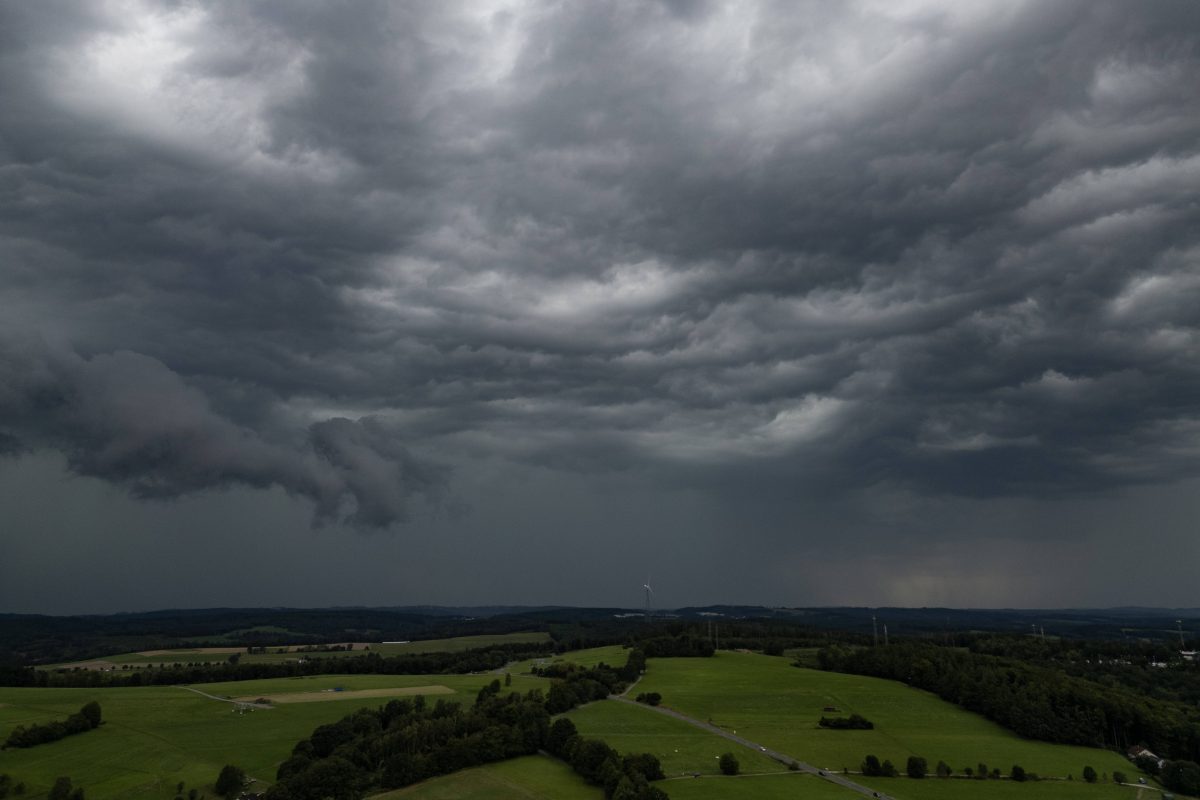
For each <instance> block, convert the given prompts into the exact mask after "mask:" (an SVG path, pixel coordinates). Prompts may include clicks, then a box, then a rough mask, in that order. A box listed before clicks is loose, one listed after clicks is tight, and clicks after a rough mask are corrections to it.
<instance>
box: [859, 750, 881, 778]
mask: <svg viewBox="0 0 1200 800" xmlns="http://www.w3.org/2000/svg"><path fill="white" fill-rule="evenodd" d="M859 770H860V771H861V772H862V774H863V775H865V776H866V777H868V778H877V777H879V776H880V775H882V774H883V765H881V764H880V763H879V756H877V755H875V754H874V753H869V754H868V755H867V757H866V758H864V759H863V762H862V766H860V767H859Z"/></svg>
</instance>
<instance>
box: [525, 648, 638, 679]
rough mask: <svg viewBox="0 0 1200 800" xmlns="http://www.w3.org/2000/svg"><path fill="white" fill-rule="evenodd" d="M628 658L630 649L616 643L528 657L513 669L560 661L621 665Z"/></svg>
mask: <svg viewBox="0 0 1200 800" xmlns="http://www.w3.org/2000/svg"><path fill="white" fill-rule="evenodd" d="M627 658H629V649H628V648H627V647H624V646H623V645H619V644H614V645H608V646H606V647H590V648H588V649H586V650H572V651H571V652H569V653H560V654H559V655H556V656H552V657H548V658H532V659H526V660H525V661H521V662H519V663H517V664H514V665H513V667H512V671H513V672H514V673H527V672H530V671H531V670H532V669H533V668H534V667H535V666H539V667H545V666H549V665H550V664H559V663H570V664H578V665H580V666H582V667H594V666H597V665H598V664H600V663H604V664H608V665H609V666H610V667H620V666H622V665H624V664H625V659H627Z"/></svg>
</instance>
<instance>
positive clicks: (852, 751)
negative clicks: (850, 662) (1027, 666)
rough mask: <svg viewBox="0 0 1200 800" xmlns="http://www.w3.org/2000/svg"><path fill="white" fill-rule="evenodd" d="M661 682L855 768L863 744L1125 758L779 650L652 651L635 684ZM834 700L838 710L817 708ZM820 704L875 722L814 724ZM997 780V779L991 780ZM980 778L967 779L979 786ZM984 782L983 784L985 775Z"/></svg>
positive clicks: (749, 731) (761, 732)
mask: <svg viewBox="0 0 1200 800" xmlns="http://www.w3.org/2000/svg"><path fill="white" fill-rule="evenodd" d="M643 691H644V692H650V691H656V692H660V693H661V694H662V696H663V701H662V702H663V705H665V706H669V707H671V708H674V709H677V710H679V711H682V712H683V713H685V714H688V715H690V716H693V717H696V718H698V719H701V720H706V721H711V722H712V723H713V724H715V725H718V726H720V727H723V728H726V729H729V730H731V731H732V730H736V731H737V732H738V734H739V735H742V736H745V737H746V738H748V739H750V740H751V741H755V742H760V743H762V744H764V745H766V746H768V747H772V748H775V749H777V750H780V751H782V752H785V753H788V754H790V755H792V756H794V757H796V758H799V759H801V760H803V761H807V762H808V763H810V764H814V765H816V766H819V767H825V768H829V769H835V770H839V771H840V770H841V769H842V768H843V767H849V768H850V769H851V770H856V769H857V768H858V765H859V764H860V763H861V762H862V759H863V757H864V756H865V755H866V754H868V753H873V754H875V755H877V756H878V757H879V758H880V759H890V760H891V761H892V762H893V763H895V764H897V765H898V766H899V767H900V769H903V767H904V764H905V762H906V760H907V758H908V756H909V755H919V756H923V757H925V758H926V759H927V760H928V762H929V766H930V769H931V770H932V768H933V767H934V765H936V764H937V762H938V760H945V761H946V762H947V763H948V764H950V765H951V767H952V768H953V769H954V770H955V771H956V772H959V771H961V770H962V769H963V768H964V767H966V766H971V767H973V768H974V766H975V765H976V764H978V763H979V762H984V763H986V764H988V765H990V766H996V767H1000V768H1001V769H1002V770H1004V771H1005V772H1006V773H1007V771H1008V769H1009V768H1010V767H1011V766H1012V765H1013V764H1020V765H1021V766H1023V767H1024V768H1025V769H1026V770H1029V771H1031V772H1036V773H1038V774H1040V775H1043V776H1060V777H1066V776H1067V775H1068V774H1074V775H1075V777H1076V778H1078V777H1079V774H1080V773H1081V771H1082V770H1083V767H1084V765H1085V764H1090V765H1091V766H1093V767H1094V768H1095V769H1096V770H1097V772H1109V773H1111V772H1112V771H1113V770H1121V771H1124V772H1126V773H1129V774H1132V773H1133V772H1134V771H1135V770H1133V769H1132V765H1131V764H1130V763H1129V762H1128V761H1127V760H1125V759H1124V758H1122V757H1121V756H1120V755H1118V754H1116V753H1113V752H1110V751H1106V750H1097V749H1092V748H1085V747H1073V746H1068V745H1055V744H1047V743H1044V742H1036V741H1031V740H1027V739H1022V738H1021V737H1019V736H1017V735H1016V734H1014V733H1012V732H1010V731H1008V730H1005V729H1004V728H1001V727H1000V726H998V725H996V724H994V723H992V722H989V721H988V720H985V719H983V718H982V717H980V716H977V715H975V714H971V713H969V712H967V711H964V710H962V709H960V708H958V707H957V706H954V705H951V704H949V703H946V702H944V701H943V700H941V699H939V698H937V697H935V696H934V695H932V694H929V693H927V692H923V691H919V690H916V689H911V688H909V687H907V686H904V685H903V684H900V683H896V682H894V681H885V680H880V679H877V678H867V677H862V676H857V675H843V674H839V673H828V672H820V671H817V670H811V669H800V668H796V667H793V666H791V662H790V661H789V659H787V658H782V657H772V656H763V655H757V654H751V653H730V652H721V653H718V654H717V655H716V656H714V657H713V658H707V659H706V658H661V659H651V661H650V663H649V666H648V669H647V672H646V675H645V677H644V678H643V679H642V681H641V682H640V683H639V684H638V686H637V688H636V689H635V692H643ZM826 707H836V708H837V709H838V711H837V712H836V713H831V712H823V709H824V708H826ZM823 713H825V714H827V715H830V716H845V715H849V714H851V713H857V714H861V715H863V716H865V717H866V718H867V719H869V720H871V721H872V722H874V723H875V726H876V727H875V730H869V731H861V730H827V729H822V728H819V727H817V721H818V720H819V718H820V717H821V716H822V714H823ZM997 783H999V782H997ZM984 785H985V784H982V783H981V784H973V785H972V789H973V790H982V789H983V787H984ZM987 785H991V784H990V783H989V784H987Z"/></svg>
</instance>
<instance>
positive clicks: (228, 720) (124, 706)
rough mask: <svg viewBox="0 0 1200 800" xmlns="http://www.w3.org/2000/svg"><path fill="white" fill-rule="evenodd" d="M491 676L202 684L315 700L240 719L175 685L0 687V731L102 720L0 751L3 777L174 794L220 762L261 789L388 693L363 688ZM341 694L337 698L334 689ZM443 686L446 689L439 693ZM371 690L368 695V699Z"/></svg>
mask: <svg viewBox="0 0 1200 800" xmlns="http://www.w3.org/2000/svg"><path fill="white" fill-rule="evenodd" d="M494 678H495V676H494V675H354V676H336V675H319V676H312V677H303V678H281V679H272V680H260V681H239V682H233V683H223V684H222V683H209V684H200V685H198V686H196V687H195V688H197V689H199V690H200V691H203V692H207V693H209V694H212V695H216V696H229V697H260V696H269V695H280V694H289V695H296V694H300V693H304V694H312V695H313V696H314V697H318V698H320V700H319V701H317V702H294V703H286V704H280V705H278V706H276V707H275V708H272V709H269V710H261V711H252V712H248V713H244V714H238V713H236V711H235V706H234V705H233V704H230V703H225V702H220V701H217V700H211V699H209V698H206V697H203V696H201V695H199V694H195V693H193V692H190V691H187V690H185V689H182V688H179V687H175V686H152V687H128V688H116V689H19V688H0V735H5V732H6V731H8V730H10V729H11V728H12V727H14V726H15V725H19V724H29V723H38V722H48V721H50V720H54V719H62V718H65V717H66V716H67V715H69V714H71V713H73V712H75V711H78V710H79V707H80V706H82V705H83V704H84V703H86V702H88V701H90V700H96V701H98V702H99V703H100V705H101V707H102V709H103V712H104V720H105V722H104V724H103V725H102V726H101V727H100V728H98V729H96V730H94V731H90V732H87V733H83V734H80V735H78V736H70V737H67V738H66V739H63V740H61V741H58V742H54V743H51V744H45V745H40V746H38V747H33V748H30V749H28V750H4V751H0V773H9V774H10V775H13V776H14V778H16V779H18V780H22V781H24V782H25V783H26V784H27V785H28V787H29V790H30V791H29V796H31V797H36V796H37V795H38V793H39V792H45V791H47V790H48V789H49V787H50V785H51V784H52V783H53V782H54V779H55V778H56V777H57V776H59V775H68V776H70V777H71V778H72V779H73V780H74V781H75V783H76V784H77V785H82V786H84V787H86V789H87V796H88V798H89V799H90V800H107V798H113V799H114V800H116V799H117V798H120V800H141V798H146V799H147V800H148V799H149V798H164V797H167V798H169V797H174V796H175V795H174V789H175V785H176V784H177V783H178V782H179V781H183V782H184V783H186V784H187V786H188V787H192V786H195V787H197V788H200V789H201V791H205V787H208V789H209V795H210V797H211V796H212V795H211V784H212V782H213V781H214V780H215V779H216V777H217V773H218V772H219V771H220V769H221V767H222V766H224V765H225V764H229V763H233V764H237V765H238V766H241V767H243V768H244V769H245V770H246V772H247V773H248V774H249V775H250V776H252V777H254V778H258V779H259V780H260V781H262V782H264V783H268V782H270V781H271V780H272V779H273V778H274V776H275V769H276V767H277V766H278V764H279V763H280V762H281V761H283V760H284V759H285V758H286V757H287V756H288V754H289V753H290V752H291V749H292V747H293V746H294V745H295V744H296V742H297V741H299V740H300V739H303V738H305V737H307V736H308V735H309V734H310V733H312V731H313V729H314V728H316V727H317V726H318V725H322V724H325V723H328V722H335V721H337V720H338V719H341V718H342V717H343V716H345V715H346V714H348V713H350V712H352V711H354V710H355V709H357V708H362V707H375V706H379V705H382V704H383V703H386V702H387V701H388V698H387V697H379V696H372V695H370V694H369V695H366V696H363V695H359V696H355V695H354V694H353V693H354V692H357V691H366V690H387V689H402V688H405V687H424V686H439V687H444V689H440V690H439V692H441V693H439V694H431V695H430V696H429V701H430V702H434V701H436V700H439V699H445V700H449V701H458V702H463V703H467V704H469V703H472V702H474V700H475V694H476V693H477V692H478V691H479V689H480V688H482V687H483V686H484V685H486V684H487V683H489V682H490V681H491V680H493V679H494ZM544 685H545V682H544V681H542V680H541V679H538V678H529V677H521V676H514V678H513V683H512V687H511V688H512V690H513V691H521V692H524V691H528V690H529V689H532V688H534V687H538V686H544ZM338 687H340V688H342V689H343V690H344V692H335V691H332V690H333V689H336V688H338ZM445 690H449V692H450V693H445ZM372 694H373V693H372Z"/></svg>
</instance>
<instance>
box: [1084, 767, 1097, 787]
mask: <svg viewBox="0 0 1200 800" xmlns="http://www.w3.org/2000/svg"><path fill="white" fill-rule="evenodd" d="M1096 777H1097V776H1096V770H1094V769H1092V768H1091V767H1090V766H1088V767H1084V768H1083V779H1084V780H1085V781H1087V782H1088V783H1095V782H1096Z"/></svg>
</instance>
